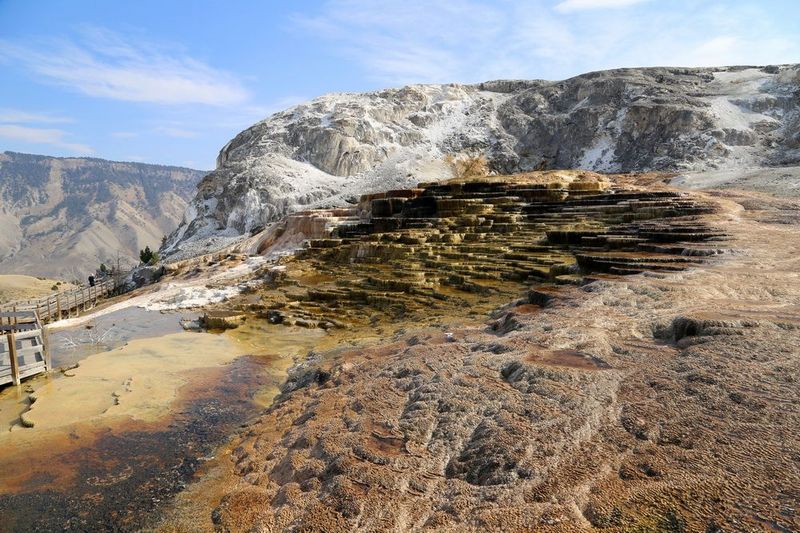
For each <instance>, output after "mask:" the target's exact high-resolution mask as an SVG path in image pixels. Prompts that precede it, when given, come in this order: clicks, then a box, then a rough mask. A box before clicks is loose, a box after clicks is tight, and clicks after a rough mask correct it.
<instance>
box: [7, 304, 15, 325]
mask: <svg viewBox="0 0 800 533" xmlns="http://www.w3.org/2000/svg"><path fill="white" fill-rule="evenodd" d="M11 310H12V311H13V312H14V326H16V325H17V306H16V305H15V306H14V307H12V308H11ZM8 323H9V324H11V320H10V319H9V321H8Z"/></svg>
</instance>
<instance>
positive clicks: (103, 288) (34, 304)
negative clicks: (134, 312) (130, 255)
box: [0, 273, 126, 322]
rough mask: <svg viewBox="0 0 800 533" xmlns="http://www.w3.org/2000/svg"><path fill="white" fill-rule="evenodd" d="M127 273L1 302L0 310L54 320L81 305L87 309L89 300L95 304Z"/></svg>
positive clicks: (48, 320) (112, 289) (47, 320)
mask: <svg viewBox="0 0 800 533" xmlns="http://www.w3.org/2000/svg"><path fill="white" fill-rule="evenodd" d="M125 275H126V273H122V274H121V275H120V276H114V277H110V278H107V279H104V280H102V281H99V282H98V283H95V284H94V285H93V286H91V285H83V286H81V287H76V288H74V289H69V290H66V291H59V292H54V293H51V294H48V295H47V296H43V297H41V298H38V299H33V300H17V301H14V302H8V303H5V304H0V312H12V313H14V312H23V311H28V312H31V311H32V312H35V313H36V314H37V315H38V316H39V317H40V319H41V320H42V321H43V322H52V321H53V319H55V320H59V319H61V317H62V315H63V314H64V312H66V313H67V314H68V315H69V314H71V313H72V312H73V311H75V312H78V310H79V309H80V307H81V306H83V309H84V310H85V309H86V306H87V304H88V303H89V302H92V303H93V304H94V303H96V302H97V300H98V298H102V297H104V296H107V295H108V294H110V293H111V292H113V291H114V290H116V289H117V288H118V287H119V281H120V280H121V279H122V277H124V276H125Z"/></svg>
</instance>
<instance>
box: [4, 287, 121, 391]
mask: <svg viewBox="0 0 800 533" xmlns="http://www.w3.org/2000/svg"><path fill="white" fill-rule="evenodd" d="M119 286H120V284H119V280H118V279H114V278H108V279H106V280H103V281H100V282H98V283H97V284H95V286H94V287H88V286H87V287H79V288H77V289H71V290H68V291H63V292H59V293H55V294H51V295H49V296H46V297H44V298H39V299H38V300H22V301H17V302H11V303H7V304H3V305H0V385H6V384H8V383H12V384H14V385H19V384H20V381H21V380H22V379H23V378H26V377H29V376H33V375H36V374H40V373H42V372H48V371H50V370H52V365H51V361H50V350H49V349H48V346H47V328H46V327H45V326H44V324H51V323H53V322H57V321H58V320H61V319H64V318H69V317H72V316H78V315H80V313H83V312H85V311H88V310H89V309H91V308H92V307H94V306H95V305H97V302H98V300H101V299H102V298H106V297H108V296H111V295H113V294H115V293H116V292H117V289H118V288H119Z"/></svg>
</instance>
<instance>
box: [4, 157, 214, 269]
mask: <svg viewBox="0 0 800 533" xmlns="http://www.w3.org/2000/svg"><path fill="white" fill-rule="evenodd" d="M202 175H203V172H202V171H199V170H192V169H188V168H181V167H168V166H161V165H146V164H142V163H128V162H117V161H105V160H102V159H95V158H78V157H69V158H61V157H48V156H40V155H30V154H20V153H14V152H4V153H1V154H0V272H3V273H10V274H11V273H20V274H29V275H37V276H60V277H66V278H68V279H84V277H85V276H86V275H88V273H90V272H92V271H93V270H94V269H95V268H97V267H98V266H99V265H100V263H101V262H106V263H108V264H109V265H111V264H112V263H113V262H115V260H116V257H117V254H119V255H120V261H121V263H122V264H123V265H130V264H135V263H136V262H138V255H139V250H140V249H141V248H144V247H145V246H150V247H153V246H158V243H159V242H160V241H161V238H162V237H163V236H164V235H165V234H167V233H169V232H170V231H173V230H174V229H175V227H176V226H177V225H178V223H179V222H180V220H181V215H182V214H183V212H184V210H185V209H186V206H187V203H188V201H189V199H190V198H191V195H192V193H193V191H194V188H195V187H196V185H197V183H198V182H199V181H200V178H201V177H202Z"/></svg>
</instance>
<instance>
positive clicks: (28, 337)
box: [0, 311, 52, 385]
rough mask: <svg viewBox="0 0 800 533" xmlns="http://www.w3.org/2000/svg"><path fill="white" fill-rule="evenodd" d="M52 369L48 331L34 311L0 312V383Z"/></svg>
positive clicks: (14, 381) (10, 381)
mask: <svg viewBox="0 0 800 533" xmlns="http://www.w3.org/2000/svg"><path fill="white" fill-rule="evenodd" d="M51 369H52V363H51V362H50V350H48V348H47V332H46V331H45V329H44V327H43V326H42V323H41V322H39V317H38V316H36V313H35V312H34V311H3V312H0V385H5V384H7V383H12V384H14V385H19V384H20V381H21V380H22V379H23V378H26V377H28V376H33V375H35V374H41V373H42V372H47V371H49V370H51Z"/></svg>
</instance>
